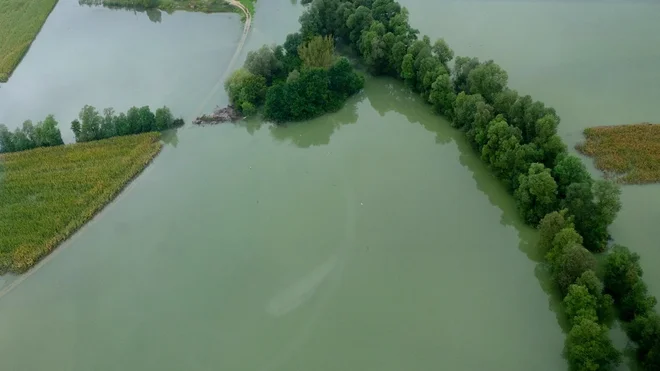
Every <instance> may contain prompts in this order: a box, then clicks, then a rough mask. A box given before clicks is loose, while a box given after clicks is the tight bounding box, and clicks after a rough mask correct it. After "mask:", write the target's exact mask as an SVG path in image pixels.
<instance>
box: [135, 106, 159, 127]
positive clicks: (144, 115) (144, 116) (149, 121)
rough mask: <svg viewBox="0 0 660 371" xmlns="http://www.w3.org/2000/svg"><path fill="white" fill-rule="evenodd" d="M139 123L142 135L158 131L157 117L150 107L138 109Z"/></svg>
mask: <svg viewBox="0 0 660 371" xmlns="http://www.w3.org/2000/svg"><path fill="white" fill-rule="evenodd" d="M138 121H139V125H138V127H139V128H140V129H139V130H140V131H139V132H140V133H147V132H150V131H155V130H156V116H155V115H154V113H153V112H151V109H149V106H142V107H140V108H139V109H138Z"/></svg>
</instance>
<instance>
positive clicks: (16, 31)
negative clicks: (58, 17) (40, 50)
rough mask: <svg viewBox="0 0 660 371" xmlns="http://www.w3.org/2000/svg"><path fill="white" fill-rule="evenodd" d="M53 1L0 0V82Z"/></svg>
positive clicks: (25, 50) (6, 78)
mask: <svg viewBox="0 0 660 371" xmlns="http://www.w3.org/2000/svg"><path fill="white" fill-rule="evenodd" d="M55 4H57V0H31V1H25V0H0V34H1V35H2V37H0V82H7V80H9V76H11V74H12V72H13V71H14V69H15V68H16V66H18V64H19V63H20V61H21V59H23V56H24V55H25V53H27V51H28V49H29V48H30V45H32V41H34V39H35V38H36V37H37V34H38V33H39V31H40V30H41V27H42V26H43V25H44V23H45V22H46V19H47V18H48V15H49V14H50V12H51V11H52V10H53V8H55Z"/></svg>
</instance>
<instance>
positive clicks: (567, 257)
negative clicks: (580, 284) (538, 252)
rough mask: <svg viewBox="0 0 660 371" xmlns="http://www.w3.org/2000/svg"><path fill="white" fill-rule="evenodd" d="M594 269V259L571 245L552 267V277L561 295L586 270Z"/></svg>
mask: <svg viewBox="0 0 660 371" xmlns="http://www.w3.org/2000/svg"><path fill="white" fill-rule="evenodd" d="M595 269H596V258H594V256H593V254H591V253H590V252H589V250H587V249H585V248H584V247H582V246H580V245H572V246H570V247H567V248H566V249H564V251H563V253H562V254H561V255H560V256H559V257H558V258H557V260H556V262H555V263H554V264H553V265H552V276H553V279H554V281H555V283H556V284H557V286H558V287H559V289H560V290H561V292H562V293H566V292H567V291H568V287H569V286H570V285H572V284H573V283H575V281H576V280H577V279H578V278H579V277H580V276H582V274H584V272H586V271H588V270H592V271H593V270H595Z"/></svg>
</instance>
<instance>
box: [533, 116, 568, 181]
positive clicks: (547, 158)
mask: <svg viewBox="0 0 660 371" xmlns="http://www.w3.org/2000/svg"><path fill="white" fill-rule="evenodd" d="M557 125H559V119H558V118H557V116H556V115H552V114H547V115H545V116H543V117H541V118H540V119H538V120H536V125H535V127H534V134H533V138H534V139H533V141H532V142H533V143H534V144H536V146H537V147H538V148H539V149H540V150H541V152H542V155H543V164H545V166H546V167H548V168H552V167H554V166H555V165H556V162H557V158H558V157H559V155H561V154H565V153H566V145H565V144H564V142H563V141H562V140H561V138H560V137H559V136H558V135H557Z"/></svg>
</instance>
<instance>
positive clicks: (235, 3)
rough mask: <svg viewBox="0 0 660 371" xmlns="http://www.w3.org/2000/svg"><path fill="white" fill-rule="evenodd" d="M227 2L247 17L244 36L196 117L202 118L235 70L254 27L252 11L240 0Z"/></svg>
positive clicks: (200, 106)
mask: <svg viewBox="0 0 660 371" xmlns="http://www.w3.org/2000/svg"><path fill="white" fill-rule="evenodd" d="M227 1H228V2H229V4H231V5H232V6H235V7H237V8H238V9H240V10H241V11H242V12H243V14H244V15H245V24H244V25H243V34H242V35H241V39H240V40H239V41H238V45H236V51H234V55H233V56H232V57H231V59H230V60H229V63H228V64H227V69H225V72H224V73H223V74H222V76H221V77H220V79H219V80H218V81H217V82H216V83H215V85H214V86H213V88H212V89H211V91H210V92H209V93H208V94H207V95H206V98H204V100H203V101H202V102H201V103H200V105H199V107H198V108H197V109H196V110H195V114H194V115H193V116H195V117H197V116H200V115H201V114H202V110H203V109H204V107H205V106H206V105H207V104H208V102H209V100H210V99H211V98H212V97H213V96H214V95H215V94H216V93H217V92H218V89H220V87H221V86H222V85H223V82H224V81H225V80H226V79H227V77H228V76H229V73H230V72H231V71H232V70H233V67H234V63H236V59H238V56H239V55H241V51H243V45H244V44H245V40H246V39H247V36H248V34H249V33H250V27H251V26H252V14H250V11H249V10H248V9H247V8H246V7H245V5H243V4H241V3H240V2H239V1H238V0H227Z"/></svg>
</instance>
